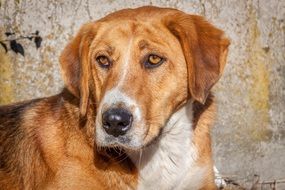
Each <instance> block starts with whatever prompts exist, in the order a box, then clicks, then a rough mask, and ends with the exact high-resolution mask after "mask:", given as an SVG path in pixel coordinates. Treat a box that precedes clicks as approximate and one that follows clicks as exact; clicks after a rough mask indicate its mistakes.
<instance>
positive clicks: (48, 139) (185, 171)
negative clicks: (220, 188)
mask: <svg viewBox="0 0 285 190" xmlns="http://www.w3.org/2000/svg"><path fill="white" fill-rule="evenodd" d="M228 45H229V41H228V40H227V39H226V38H225V37H224V34H223V32H222V31H221V30H219V29H217V28H215V27H214V26H212V25H211V24H209V23H208V22H206V21H205V20H204V19H203V18H202V17H200V16H194V15H188V14H185V13H183V12H180V11H178V10H175V9H168V8H157V7H142V8H138V9H126V10H121V11H118V12H115V13H112V14H110V15H108V16H106V17H105V18H103V19H100V20H98V21H96V22H91V23H88V24H85V25H84V26H83V27H82V28H81V29H80V31H79V33H78V34H77V35H76V37H75V38H74V39H73V40H72V41H71V42H70V43H69V44H68V45H67V47H66V48H65V49H64V51H63V53H62V55H61V58H60V64H61V68H62V74H63V78H64V81H65V86H66V88H65V89H64V90H63V91H62V92H61V93H60V94H58V95H56V96H52V97H48V98H41V99H36V100H31V101H27V102H22V103H18V104H14V105H9V106H2V107H0V185H1V189H29V190H30V189H84V190H85V189H215V188H216V186H215V183H214V173H213V161H212V158H211V141H210V136H209V132H210V128H211V125H212V123H213V119H214V115H215V107H214V104H213V97H212V96H211V95H209V93H210V89H211V87H212V86H213V85H214V84H215V83H216V82H217V81H218V79H219V78H220V76H221V74H222V71H223V69H224V66H225V63H226V56H227V50H228Z"/></svg>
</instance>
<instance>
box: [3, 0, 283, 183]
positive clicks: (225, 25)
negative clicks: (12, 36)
mask: <svg viewBox="0 0 285 190" xmlns="http://www.w3.org/2000/svg"><path fill="white" fill-rule="evenodd" d="M0 2H1V3H0V4H1V7H0V30H2V34H1V35H2V39H3V37H4V36H3V32H5V31H7V30H8V31H9V30H12V31H16V32H20V33H23V34H25V33H31V32H34V31H35V30H39V31H40V34H41V36H42V37H43V39H44V41H43V46H42V47H41V48H40V49H39V50H36V48H35V47H34V45H33V44H31V42H29V41H23V44H24V46H25V47H26V48H25V50H26V56H25V57H22V56H20V55H16V54H14V53H12V52H10V53H8V54H7V55H6V54H5V53H4V51H3V49H2V48H0V103H2V104H3V103H9V102H12V101H19V100H24V99H30V98H34V97H41V96H48V95H52V94H55V93H57V92H58V91H59V90H60V89H61V87H62V86H63V83H62V80H61V77H60V72H59V65H58V56H59V54H60V52H61V50H62V49H63V47H64V46H65V44H66V43H67V41H68V39H70V37H71V36H73V35H74V34H75V32H76V31H77V30H78V28H79V27H80V25H81V24H83V23H84V22H86V21H88V20H96V19H98V18H100V17H102V16H104V15H106V14H107V13H110V12H112V11H115V10H119V9H122V8H126V7H138V6H142V5H157V6H167V7H173V8H178V9H180V10H183V11H185V12H188V13H196V14H200V15H204V16H205V17H206V18H207V19H208V20H210V21H211V22H212V23H214V24H215V25H216V26H218V27H220V28H222V29H223V30H224V31H225V32H226V34H227V35H228V36H229V37H230V39H231V42H232V43H231V47H230V53H229V59H228V65H227V67H226V69H225V74H224V75H223V77H222V78H221V80H220V82H219V84H218V85H217V86H216V87H215V89H214V91H215V94H216V96H217V98H218V101H219V118H218V122H217V124H216V127H215V129H214V155H215V160H216V164H217V167H218V168H219V169H220V170H221V173H222V174H225V175H229V176H232V177H234V178H235V179H237V180H239V181H244V179H251V178H252V176H253V174H254V173H256V174H259V175H261V178H262V179H276V178H281V177H285V164H284V163H285V128H284V126H285V118H284V109H285V96H284V95H285V21H284V19H285V1H283V0H279V1H278V0H270V1H268V0H240V1H238V0H233V1H228V0H212V1H207V0H188V1H186V0H185V1H178V0H168V1H163V0H153V1H148V0H141V1H136V2H135V1H115V0H100V1H95V0H93V1H92V0H80V1H64V0H60V1H51V0H50V1H45V0H31V1H27V0H14V1H13V0H0Z"/></svg>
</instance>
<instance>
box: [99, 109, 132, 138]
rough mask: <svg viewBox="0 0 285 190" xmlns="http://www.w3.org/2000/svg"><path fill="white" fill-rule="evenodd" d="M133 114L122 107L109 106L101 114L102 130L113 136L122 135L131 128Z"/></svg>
mask: <svg viewBox="0 0 285 190" xmlns="http://www.w3.org/2000/svg"><path fill="white" fill-rule="evenodd" d="M132 121H133V115H132V114H131V113H130V112H129V111H128V110H126V109H123V108H111V109H108V110H107V111H105V112H104V113H103V114H102V124H103V128H104V130H105V131H106V132H107V133H108V134H109V135H112V136H114V137H118V136H122V135H125V134H126V133H127V131H128V130H129V129H130V128H131V126H132Z"/></svg>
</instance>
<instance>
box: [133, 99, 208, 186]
mask: <svg viewBox="0 0 285 190" xmlns="http://www.w3.org/2000/svg"><path fill="white" fill-rule="evenodd" d="M192 121H193V110H192V102H190V101H189V102H188V103H187V104H186V105H184V106H183V107H182V108H181V109H180V110H178V111H177V112H175V113H174V114H173V115H172V116H171V118H170V120H169V121H168V123H167V124H166V126H165V127H164V129H163V131H162V134H161V136H160V137H159V138H158V139H157V140H156V141H155V142H154V143H152V144H151V145H150V146H148V147H146V148H144V149H143V150H141V152H137V153H129V156H130V157H131V159H132V160H133V162H134V163H135V165H136V166H137V168H138V170H139V188H138V189H184V188H187V189H198V188H199V186H200V185H201V184H200V183H201V181H200V180H199V176H197V174H199V173H201V172H203V169H202V170H201V168H198V167H197V166H196V164H195V162H196V159H197V156H198V153H197V149H196V147H195V146H194V144H193V142H192V136H193V124H192ZM194 173H195V176H194ZM201 175H202V173H201ZM201 177H202V176H201Z"/></svg>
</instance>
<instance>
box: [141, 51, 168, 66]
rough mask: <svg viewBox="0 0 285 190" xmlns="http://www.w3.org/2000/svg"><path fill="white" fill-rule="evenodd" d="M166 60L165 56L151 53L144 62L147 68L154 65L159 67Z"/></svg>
mask: <svg viewBox="0 0 285 190" xmlns="http://www.w3.org/2000/svg"><path fill="white" fill-rule="evenodd" d="M164 61H165V59H164V58H162V57H160V56H158V55H154V54H150V55H149V56H148V57H147V59H146V61H145V63H144V64H145V67H147V68H154V67H158V66H159V65H161V64H162V63H163V62H164Z"/></svg>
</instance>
